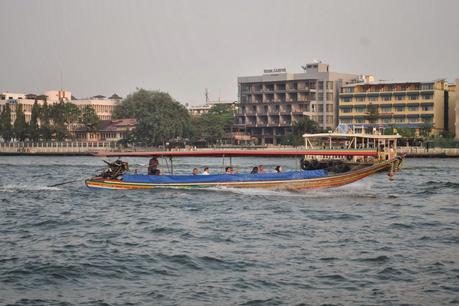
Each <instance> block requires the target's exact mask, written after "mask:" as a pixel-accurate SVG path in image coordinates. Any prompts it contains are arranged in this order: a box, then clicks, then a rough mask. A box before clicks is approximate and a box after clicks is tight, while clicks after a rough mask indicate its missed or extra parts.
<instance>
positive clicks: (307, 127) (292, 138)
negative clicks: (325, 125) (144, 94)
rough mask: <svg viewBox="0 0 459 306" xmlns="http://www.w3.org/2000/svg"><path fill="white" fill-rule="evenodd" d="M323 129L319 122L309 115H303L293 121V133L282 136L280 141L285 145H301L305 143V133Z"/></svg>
mask: <svg viewBox="0 0 459 306" xmlns="http://www.w3.org/2000/svg"><path fill="white" fill-rule="evenodd" d="M321 131H322V130H321V128H320V127H319V124H318V123H317V122H315V121H314V120H311V119H309V118H308V117H302V118H300V119H299V120H297V121H296V122H294V123H293V133H292V134H290V135H284V136H283V137H281V139H280V143H281V144H283V145H293V146H300V145H303V144H304V140H303V134H315V133H320V132H321Z"/></svg>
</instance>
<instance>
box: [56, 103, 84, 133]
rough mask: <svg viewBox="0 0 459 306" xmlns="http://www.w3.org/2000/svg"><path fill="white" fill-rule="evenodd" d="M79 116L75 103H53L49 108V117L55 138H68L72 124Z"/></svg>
mask: <svg viewBox="0 0 459 306" xmlns="http://www.w3.org/2000/svg"><path fill="white" fill-rule="evenodd" d="M79 117H80V110H79V109H78V107H77V106H76V105H75V104H73V103H70V102H63V101H61V102H59V103H56V104H54V105H53V106H52V108H51V118H52V120H53V122H54V132H55V133H56V140H59V141H62V140H64V139H66V138H70V137H71V136H72V134H71V131H70V129H71V127H72V124H74V123H77V122H78V119H79Z"/></svg>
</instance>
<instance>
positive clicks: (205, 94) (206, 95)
mask: <svg viewBox="0 0 459 306" xmlns="http://www.w3.org/2000/svg"><path fill="white" fill-rule="evenodd" d="M204 96H205V97H206V105H207V104H208V103H209V90H208V89H207V88H206V90H205V91H204Z"/></svg>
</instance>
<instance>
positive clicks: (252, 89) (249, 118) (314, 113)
mask: <svg viewBox="0 0 459 306" xmlns="http://www.w3.org/2000/svg"><path fill="white" fill-rule="evenodd" d="M302 68H303V69H304V72H303V73H287V71H286V70H285V69H284V68H282V69H270V70H265V71H264V74H263V75H259V76H246V77H239V78H238V98H239V105H238V109H237V113H236V122H235V125H234V128H235V130H236V131H237V132H239V133H244V134H245V135H247V136H248V137H250V138H254V139H256V140H257V142H258V143H260V144H277V143H279V141H280V138H281V137H282V136H284V135H288V134H290V133H292V126H293V124H294V123H295V122H296V121H297V120H299V119H301V118H303V117H307V118H309V119H312V120H314V121H316V122H318V123H319V126H320V127H322V128H323V129H334V128H335V127H336V125H337V122H338V118H337V115H338V111H337V105H338V96H339V92H340V89H341V86H342V85H344V84H347V83H349V82H356V81H357V80H358V79H359V76H358V75H355V74H346V73H337V72H330V71H329V66H328V65H327V64H324V63H312V64H307V65H306V66H304V67H302Z"/></svg>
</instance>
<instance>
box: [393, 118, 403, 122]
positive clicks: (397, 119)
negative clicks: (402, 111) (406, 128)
mask: <svg viewBox="0 0 459 306" xmlns="http://www.w3.org/2000/svg"><path fill="white" fill-rule="evenodd" d="M394 121H395V122H396V123H403V122H405V118H395V120H394Z"/></svg>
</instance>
